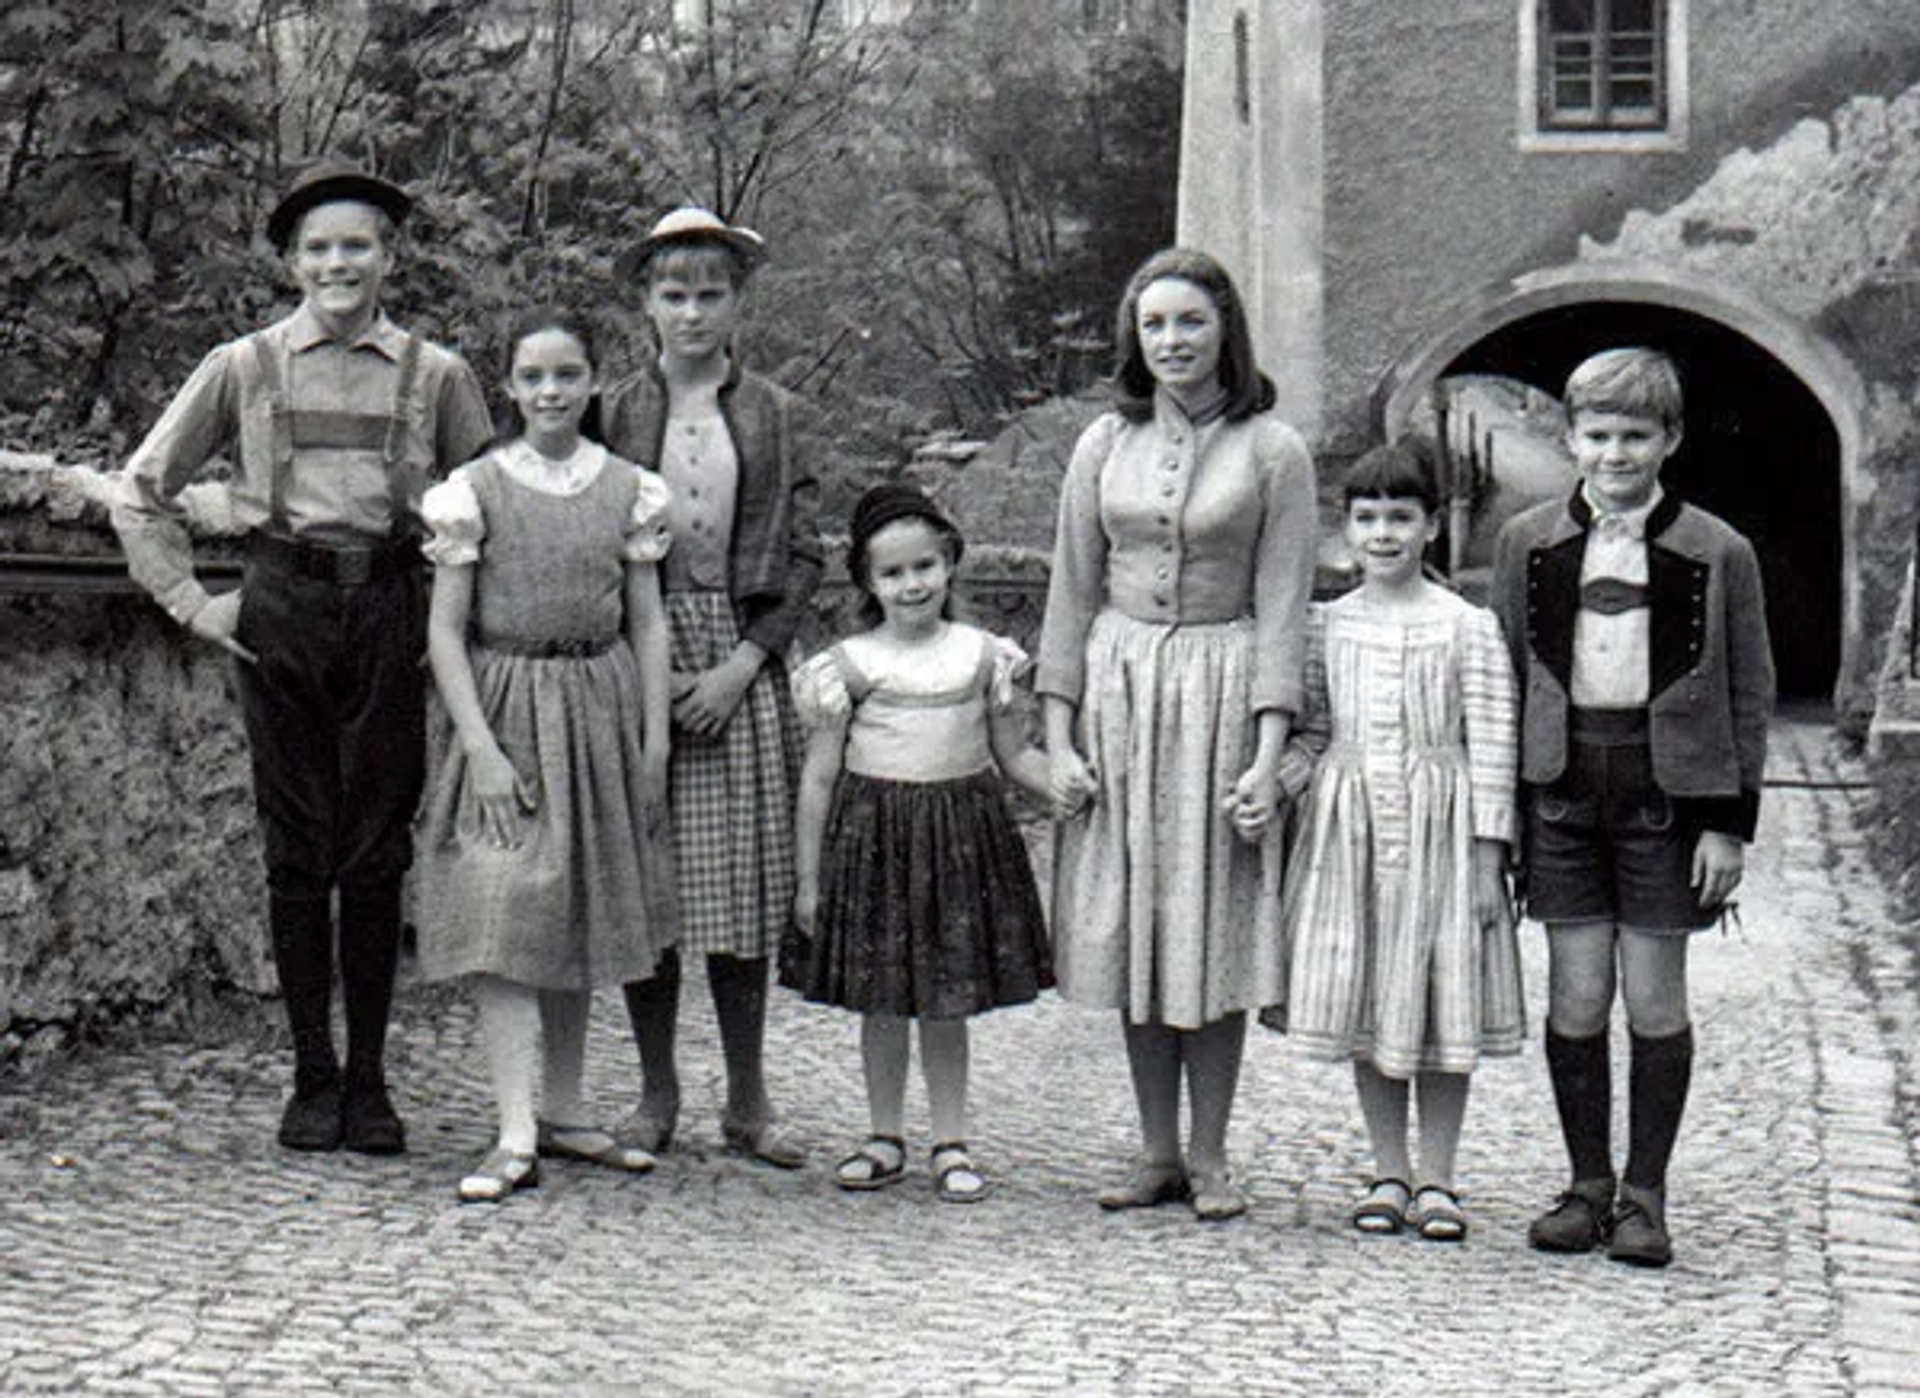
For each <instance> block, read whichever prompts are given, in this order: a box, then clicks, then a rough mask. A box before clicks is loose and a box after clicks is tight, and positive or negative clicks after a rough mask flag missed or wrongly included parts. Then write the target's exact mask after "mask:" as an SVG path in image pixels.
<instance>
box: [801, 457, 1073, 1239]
mask: <svg viewBox="0 0 1920 1398" xmlns="http://www.w3.org/2000/svg"><path fill="white" fill-rule="evenodd" d="M961 550H962V541H961V538H960V534H959V531H957V530H956V529H955V528H954V526H953V525H952V523H950V522H949V521H948V520H947V519H946V517H945V516H943V515H942V514H941V513H940V511H939V510H938V509H937V508H936V507H935V506H934V504H933V502H932V501H931V500H929V499H928V498H927V497H926V496H925V495H924V494H922V493H921V492H920V491H919V490H917V489H915V488H913V487H912V486H907V485H901V484H894V483H889V484H885V485H880V486H876V487H874V488H873V489H872V490H870V491H868V492H867V493H866V494H865V495H863V496H862V497H861V498H860V501H859V503H858V504H856V505H855V507H854V511H853V521H852V529H851V537H850V541H849V546H848V552H847V571H848V573H849V574H850V575H851V576H852V578H853V580H854V582H855V583H856V584H857V585H858V586H859V588H860V589H861V591H862V592H863V593H865V604H864V614H865V616H866V618H867V619H868V620H870V621H871V622H873V626H872V629H870V630H868V631H865V632H862V633H860V634H858V635H855V636H851V637H849V638H847V639H846V640H844V641H842V642H841V643H840V644H838V645H836V646H834V647H832V648H831V649H830V650H827V651H824V652H822V653H821V654H819V655H817V656H815V657H814V658H813V659H812V660H810V661H809V662H807V664H806V665H805V666H803V667H802V668H801V669H800V670H799V671H798V672H797V673H796V674H795V676H794V686H793V688H794V702H795V705H796V707H797V708H798V709H799V711H800V716H801V719H802V721H803V722H804V723H805V725H806V727H807V729H808V740H807V753H806V764H805V768H804V770H803V772H802V775H801V779H800V798H799V809H798V812H797V816H796V821H795V825H796V843H797V850H796V853H797V865H798V874H799V889H798V893H797V895H796V898H795V901H794V915H795V920H796V922H797V923H798V924H799V927H800V929H801V931H802V932H803V933H805V934H807V937H808V940H809V948H808V952H807V954H806V957H805V965H804V967H802V968H800V971H799V975H798V978H799V979H800V981H801V984H799V985H798V986H797V987H796V988H797V989H800V990H803V991H804V992H805V994H806V998H807V999H809V1000H812V1001H816V1002H819V1003H823V1004H830V1005H838V1006H841V1007H842V1008H844V1009H849V1010H857V1011H859V1012H860V1014H861V1015H862V1016H863V1018H862V1022H861V1032H860V1046H861V1053H862V1056H863V1058H864V1061H865V1069H866V1081H867V1099H868V1106H869V1109H870V1112H871V1116H872V1133H871V1135H870V1136H869V1138H868V1140H867V1141H866V1143H865V1144H864V1145H862V1146H861V1147H860V1148H859V1149H858V1150H857V1151H855V1152H854V1153H853V1154H852V1155H849V1156H848V1157H847V1158H846V1159H845V1160H842V1161H841V1162H840V1164H839V1166H838V1167H837V1168H836V1171H835V1180H836V1182H837V1183H838V1184H839V1185H840V1186H841V1188H843V1189H851V1190H872V1189H879V1188H882V1187H883V1186H886V1185H890V1184H893V1183H894V1182H895V1181H897V1180H899V1179H900V1178H901V1177H902V1175H903V1173H904V1172H905V1169H906V1155H907V1149H906V1142H905V1139H904V1135H903V1118H904V1114H905V1101H906V1085H907V1062H908V1054H909V1043H908V1033H909V1021H910V1020H913V1019H918V1020H919V1021H920V1058H921V1066H922V1070H923V1071H924V1073H925V1075H926V1083H927V1103H928V1112H929V1116H930V1118H931V1126H932V1133H933V1142H934V1144H933V1148H932V1154H931V1157H930V1161H929V1165H930V1168H931V1170H932V1172H933V1178H934V1186H935V1189H936V1191H937V1193H938V1195H939V1197H940V1198H941V1199H943V1200H946V1201H947V1202H949V1203H972V1202H974V1201H975V1200H978V1199H981V1198H984V1197H985V1196H986V1194H987V1193H988V1191H989V1189H990V1188H991V1185H990V1183H989V1181H988V1179H987V1177H986V1175H985V1174H983V1173H982V1172H981V1171H980V1170H979V1169H978V1168H976V1167H975V1165H974V1164H973V1161H972V1159H971V1158H970V1157H969V1155H968V1153H967V1145H966V1134H967V1116H966V1098H967V1054H968V1045H967V1016H969V1015H973V1014H977V1013H979V1012H980V1011H982V1010H990V1009H993V1008H995V1007H997V1006H1000V1005H1018V1004H1024V1003H1026V1002H1029V1001H1031V1000H1033V999H1034V998H1035V996H1037V995H1038V994H1039V993H1040V991H1041V990H1043V989H1045V988H1046V987H1048V986H1050V985H1052V984H1053V970H1052V965H1051V960H1050V957H1049V955H1048V949H1047V936H1046V928H1045V926H1044V924H1043V921H1042V913H1041V907H1040V898H1039V894H1038V892H1037V890H1036V889H1035V886H1034V880H1033V871H1032V868H1031V867H1030V865H1029V864H1028V862H1027V852H1026V847H1025V845H1023V844H1022V843H1021V840H1020V834H1019V831H1018V830H1016V829H1015V828H1014V823H1013V819H1012V816H1011V814H1010V813H1009V811H1008V809H1007V804H1006V800H1005V798H1004V796H1003V794H1002V791H1001V781H1000V779H1001V774H1002V773H1004V774H1005V775H1006V776H1008V777H1011V778H1012V779H1013V780H1014V781H1016V782H1018V783H1019V784H1020V785H1021V786H1022V787H1024V788H1026V789H1027V790H1029V791H1030V792H1032V793H1034V794H1035V795H1036V796H1037V797H1039V798H1040V799H1042V800H1046V799H1048V780H1047V778H1048V769H1047V764H1046V761H1045V759H1044V758H1043V757H1042V755H1041V754H1040V752H1039V751H1038V750H1037V749H1035V748H1032V747H1029V746H1028V745H1027V742H1026V736H1025V733H1024V730H1023V725H1022V722H1021V719H1020V716H1019V714H1018V713H1017V712H1016V711H1015V709H1014V679H1015V677H1016V676H1017V675H1018V674H1019V673H1020V672H1021V671H1022V670H1023V669H1024V668H1025V666H1026V665H1027V663H1028V661H1027V657H1026V655H1025V653H1024V652H1022V651H1021V649H1020V647H1019V646H1017V645H1015V644H1014V643H1013V642H1011V641H1008V640H1004V639H1002V638H1001V637H998V636H994V635H990V634H989V633H987V632H985V631H982V630H980V629H978V628H977V627H973V626H968V625H965V624H964V623H961V622H957V621H955V620H953V619H952V614H951V607H950V589H951V585H952V581H953V574H954V569H955V567H956V566H957V565H958V563H959V561H960V554H961Z"/></svg>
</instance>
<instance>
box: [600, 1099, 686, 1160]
mask: <svg viewBox="0 0 1920 1398" xmlns="http://www.w3.org/2000/svg"><path fill="white" fill-rule="evenodd" d="M679 1117H680V1102H679V1099H678V1098H675V1099H674V1100H673V1101H671V1102H670V1103H668V1104H667V1107H666V1110H664V1111H662V1110H660V1108H659V1107H657V1106H656V1105H655V1104H654V1103H652V1102H649V1101H647V1100H646V1098H645V1097H644V1096H643V1097H642V1098H641V1100H640V1105H639V1106H637V1107H635V1108H634V1109H633V1110H632V1111H630V1112H628V1113H627V1114H626V1115H625V1116H623V1117H621V1118H620V1120H619V1121H617V1122H615V1123H614V1127H613V1138H614V1140H616V1141H618V1142H619V1143H620V1144H621V1145H623V1146H625V1147H627V1149H629V1150H643V1151H645V1152H646V1153H647V1154H648V1155H661V1154H664V1153H665V1151H666V1150H667V1148H668V1147H669V1146H671V1145H672V1144H673V1128H674V1125H675V1123H676V1122H677V1121H678V1120H679Z"/></svg>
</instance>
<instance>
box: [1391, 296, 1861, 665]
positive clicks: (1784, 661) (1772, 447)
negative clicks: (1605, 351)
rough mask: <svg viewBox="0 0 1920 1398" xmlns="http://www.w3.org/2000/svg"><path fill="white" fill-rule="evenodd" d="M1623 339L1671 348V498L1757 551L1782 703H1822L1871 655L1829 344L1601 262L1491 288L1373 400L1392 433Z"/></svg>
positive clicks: (1850, 430)
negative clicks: (1450, 381) (1683, 432)
mask: <svg viewBox="0 0 1920 1398" xmlns="http://www.w3.org/2000/svg"><path fill="white" fill-rule="evenodd" d="M1624 343H1641V344H1650V345H1654V346H1656V347H1659V348H1662V349H1665V350H1667V351H1669V352H1671V353H1672V354H1673V355H1674V356H1675V358H1676V359H1677V360H1678V361H1679V362H1680V364H1681V367H1682V370H1683V372H1684V373H1685V375H1686V378H1687V383H1688V398H1689V401H1688V412H1687V417H1688V432H1687V439H1686V442H1685V443H1684V445H1683V446H1682V449H1681V451H1680V452H1679V453H1678V454H1677V455H1676V456H1675V458H1674V460H1673V462H1672V463H1671V464H1670V465H1669V467H1668V471H1667V481H1668V484H1669V486H1670V487H1671V488H1673V489H1675V490H1678V491H1679V492H1680V493H1681V494H1683V495H1684V496H1686V497H1687V498H1689V499H1693V500H1696V501H1698V502H1699V503H1700V504H1701V505H1703V506H1704V507H1705V508H1707V509H1710V510H1712V511H1714V512H1715V513H1716V514H1719V515H1722V516H1723V517H1725V518H1727V519H1728V520H1729V521H1730V522H1732V523H1733V524H1734V525H1735V526H1736V527H1738V528H1740V529H1741V530H1742V532H1744V533H1746V534H1747V535H1748V536H1749V537H1750V538H1752V539H1753V540H1754V543H1755V545H1756V548H1757V550H1758V552H1759V553H1760V556H1761V561H1762V568H1763V571H1764V573H1765V575H1766V579H1767V583H1768V620H1769V623H1770V626H1771V629H1772V631H1773V641H1774V656H1775V661H1776V665H1777V667H1778V669H1779V671H1780V681H1781V691H1782V693H1783V694H1787V695H1800V696H1822V697H1824V696H1827V695H1829V694H1831V693H1832V691H1833V688H1834V682H1835V678H1836V675H1837V674H1838V673H1839V672H1840V670H1841V667H1842V666H1843V664H1847V663H1849V657H1850V656H1851V654H1852V652H1853V650H1854V648H1855V647H1856V646H1858V645H1859V644H1860V643H1861V639H1860V637H1859V635H1858V625H1857V616H1858V608H1857V597H1858V592H1859V580H1858V574H1857V572H1856V568H1855V559H1854V539H1853V513H1854V511H1853V503H1854V502H1853V498H1852V491H1851V489H1850V488H1849V486H1850V482H1851V481H1852V480H1853V479H1854V472H1855V469H1856V467H1857V463H1858V460H1859V453H1860V437H1861V423H1862V409H1861V404H1862V403H1863V401H1864V391H1863V389H1862V387H1861V384H1860V380H1859V377H1858V375H1857V374H1856V373H1855V372H1854V370H1853V368H1852V366H1851V365H1850V364H1849V363H1848V362H1847V361H1846V360H1845V359H1844V358H1842V357H1841V356H1840V355H1839V353H1838V352H1837V351H1835V350H1834V349H1833V348H1832V346H1831V345H1829V344H1828V343H1826V342H1825V341H1823V340H1821V339H1820V338H1819V337H1817V336H1816V335H1814V334H1812V333H1811V332H1810V331H1808V330H1807V329H1806V328H1805V327H1804V326H1802V325H1799V324H1797V323H1796V322H1794V321H1792V320H1791V319H1789V318H1787V317H1785V316H1783V315H1781V314H1780V313H1779V312H1777V311H1774V310H1772V309H1771V308H1770V307H1766V306H1763V305H1760V304H1758V303H1756V302H1754V301H1753V300H1752V299H1751V298H1748V297H1745V296H1743V295H1741V294H1740V293H1737V292H1730V291H1729V290H1728V289H1727V288H1724V287H1719V286H1714V285H1711V284H1708V283H1705V282H1702V281H1700V280H1698V279H1695V278H1690V277H1688V276H1687V275H1686V274H1683V273H1678V274H1677V273H1675V272H1674V271H1673V270H1672V269H1668V268H1647V267H1638V266H1627V265H1616V264H1606V265H1600V264H1593V265H1582V266H1576V267H1569V268H1563V269H1556V270H1555V271H1554V272H1550V273H1540V274H1535V275H1533V276H1530V277H1527V278H1522V279H1520V280H1519V281H1517V282H1515V283H1513V284H1511V285H1510V286H1506V287H1501V288H1496V289H1494V290H1492V291H1490V292H1489V293H1487V294H1486V295H1485V296H1484V297H1482V298H1479V299H1478V300H1477V301H1476V303H1475V304H1473V305H1470V306H1468V307H1465V308H1463V309H1462V310H1461V312H1460V313H1459V314H1458V315H1457V316H1456V317H1455V318H1454V319H1452V320H1451V321H1450V322H1449V326H1448V329H1447V330H1445V331H1444V332H1442V333H1441V334H1440V335H1438V336H1436V337H1434V338H1433V339H1432V340H1431V341H1429V342H1428V343H1426V344H1424V345H1420V346H1416V347H1415V348H1414V349H1413V350H1412V351H1411V352H1410V353H1409V354H1408V355H1406V356H1405V357H1403V359H1402V360H1401V361H1400V363H1399V364H1397V365H1395V366H1394V368H1393V370H1392V371H1391V372H1390V373H1389V374H1388V376H1387V377H1386V379H1385V380H1384V381H1383V383H1382V384H1381V387H1380V390H1379V392H1378V393H1377V394H1376V397H1375V409H1376V413H1377V415H1378V418H1379V425H1380V426H1381V428H1382V430H1383V431H1384V432H1385V433H1386V434H1387V435H1388V436H1398V435H1399V434H1400V433H1402V432H1403V431H1405V430H1406V427H1407V424H1408V422H1409V419H1410V418H1411V416H1412V414H1413V412H1414V409H1415V407H1416V405H1418V404H1419V402H1420V401H1421V398H1422V396H1423V395H1424V394H1425V393H1426V392H1427V390H1428V388H1429V387H1430V386H1431V385H1432V384H1433V382H1434V381H1435V380H1436V379H1438V378H1440V377H1442V376H1444V375H1450V374H1459V373H1497V374H1504V375H1507V376H1510V377H1513V378H1517V379H1520V380H1523V381H1525V382H1528V383H1531V384H1533V385H1535V386H1537V387H1539V388H1541V389H1544V390H1545V391H1547V392H1550V393H1554V394H1556V395H1557V394H1558V393H1559V392H1560V389H1561V386H1562V385H1563V384H1564V382H1565V379H1566V375H1567V373H1568V371H1569V370H1571V368H1572V367H1573V365H1574V364H1576V363H1578V362H1579V360H1581V359H1582V358H1584V357H1585V356H1586V355H1587V354H1590V353H1592V352H1594V351H1595V350H1598V349H1602V348H1606V347H1608V346H1610V345H1618V344H1624Z"/></svg>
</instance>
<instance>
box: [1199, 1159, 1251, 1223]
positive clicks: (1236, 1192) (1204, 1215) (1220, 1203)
mask: <svg viewBox="0 0 1920 1398" xmlns="http://www.w3.org/2000/svg"><path fill="white" fill-rule="evenodd" d="M1187 1186H1188V1188H1189V1190H1190V1191H1191V1192H1192V1202H1193V1216H1194V1217H1195V1218H1197V1219H1200V1220H1202V1221H1203V1222H1206V1223H1224V1222H1226V1221H1227V1220H1228V1219H1230V1218H1238V1217H1240V1215H1241V1214H1243V1213H1245V1212H1246V1211H1247V1196H1246V1195H1245V1194H1244V1193H1243V1192H1242V1191H1241V1189H1240V1186H1239V1185H1237V1184H1235V1183H1234V1182H1233V1177H1232V1176H1231V1175H1229V1174H1228V1173H1227V1172H1226V1170H1225V1169H1224V1168H1223V1169H1219V1170H1195V1171H1193V1172H1192V1173H1191V1174H1189V1175H1188V1177H1187Z"/></svg>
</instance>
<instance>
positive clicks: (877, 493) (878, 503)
mask: <svg viewBox="0 0 1920 1398" xmlns="http://www.w3.org/2000/svg"><path fill="white" fill-rule="evenodd" d="M902 519H924V520H926V521H927V522H928V523H930V524H932V525H933V526H934V527H935V528H937V529H938V530H939V531H940V532H941V533H942V534H945V535H947V536H948V537H950V538H951V539H952V540H953V561H954V562H955V563H958V562H959V561H960V553H961V550H962V549H963V548H964V547H965V543H964V541H963V540H962V539H961V537H960V531H959V530H958V529H956V528H954V526H953V521H952V520H950V519H948V518H947V517H946V516H945V515H944V514H942V513H941V512H940V507H939V506H938V505H936V504H934V503H933V501H932V499H931V498H929V497H928V495H927V493H926V492H925V491H924V490H922V489H920V487H919V486H917V485H909V484H907V483H906V482H905V481H882V482H881V483H880V484H879V485H876V486H874V487H873V488H872V489H870V490H868V491H867V493H866V494H864V495H862V496H861V497H860V499H859V500H858V501H856V502H855V504H854V507H853V519H852V521H851V522H850V524H849V526H848V529H847V556H848V557H849V558H865V557H866V555H867V545H868V544H869V543H871V542H872V540H873V536H874V535H875V534H878V533H879V532H880V531H881V530H882V529H884V528H886V527H887V526H888V525H889V524H892V523H894V522H895V521H896V520H902Z"/></svg>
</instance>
